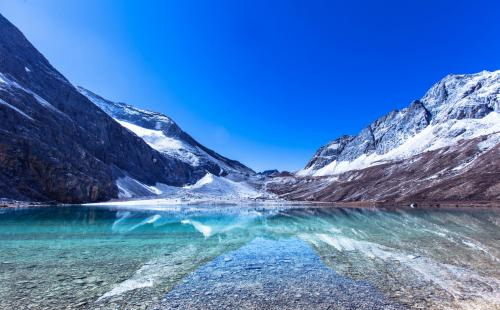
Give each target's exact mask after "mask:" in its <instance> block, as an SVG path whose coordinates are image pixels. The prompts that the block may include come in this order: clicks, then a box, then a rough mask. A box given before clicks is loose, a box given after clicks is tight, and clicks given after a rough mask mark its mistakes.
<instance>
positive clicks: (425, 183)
mask: <svg viewBox="0 0 500 310" xmlns="http://www.w3.org/2000/svg"><path fill="white" fill-rule="evenodd" d="M486 138H487V136H482V137H479V138H476V139H471V140H463V141H461V142H460V143H458V144H457V145H454V146H450V147H445V148H442V149H438V150H434V151H429V152H425V153H422V154H419V155H416V156H413V157H411V158H408V159H405V160H402V161H398V162H391V163H386V164H381V165H377V166H373V167H369V168H366V169H362V170H356V171H348V172H345V173H342V174H340V175H337V176H334V177H288V178H276V179H274V180H272V181H270V182H269V183H268V184H267V188H268V189H269V190H271V191H273V192H275V193H277V194H279V195H280V196H281V197H283V198H286V199H291V200H308V201H324V202H341V201H342V202H362V201H365V202H373V203H377V204H378V203H384V204H387V205H390V204H410V203H413V202H416V203H419V202H464V201H490V202H495V201H496V202H500V145H496V146H495V147H493V148H491V149H489V150H488V151H485V152H483V151H482V150H481V148H480V147H479V143H480V142H482V141H484V140H485V139H486Z"/></svg>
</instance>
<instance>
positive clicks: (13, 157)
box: [0, 15, 205, 203]
mask: <svg viewBox="0 0 500 310" xmlns="http://www.w3.org/2000/svg"><path fill="white" fill-rule="evenodd" d="M0 55H1V57H0V132H1V134H0V168H1V169H0V197H2V198H10V199H19V200H36V201H56V202H71V203H73V202H89V201H103V200H109V199H111V198H116V197H118V192H119V190H118V186H117V184H116V183H117V180H118V179H120V178H124V177H130V178H133V179H134V180H137V181H138V182H141V183H142V184H146V185H155V184H157V183H162V184H168V185H175V186H183V185H186V184H193V183H195V182H196V181H197V180H199V179H200V178H202V177H203V176H204V175H205V173H198V171H196V169H193V167H192V166H191V165H189V164H187V163H186V162H184V161H182V160H179V159H177V158H176V156H171V155H169V154H165V153H161V152H158V151H157V150H155V149H153V148H152V147H151V146H150V145H148V144H147V143H146V142H145V141H144V140H142V139H140V138H138V137H137V136H136V135H135V134H134V133H132V132H130V131H129V130H127V129H125V128H124V127H123V126H122V125H120V124H119V123H118V122H116V121H115V120H114V119H113V118H111V117H110V116H109V115H107V114H106V113H105V112H103V111H102V110H101V109H100V108H99V107H97V106H96V105H95V104H93V103H92V102H91V101H90V100H88V99H87V98H86V97H85V96H83V95H82V94H80V92H79V91H78V90H77V89H76V87H74V86H73V85H72V84H71V83H70V82H69V81H68V80H67V79H66V78H65V77H64V76H63V75H62V74H61V73H59V72H58V71H57V70H56V69H55V68H54V67H52V65H51V64H50V63H49V62H48V61H47V59H45V57H44V56H43V55H42V54H40V52H38V51H37V50H36V48H35V47H34V46H33V45H32V44H31V43H30V42H29V41H28V40H27V39H26V38H25V37H24V35H23V34H22V33H21V32H20V31H19V30H18V29H17V28H16V27H15V26H14V25H12V24H11V23H10V22H9V21H8V20H7V19H5V18H4V17H3V16H1V15H0Z"/></svg>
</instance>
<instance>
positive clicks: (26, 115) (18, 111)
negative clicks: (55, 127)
mask: <svg viewBox="0 0 500 310" xmlns="http://www.w3.org/2000/svg"><path fill="white" fill-rule="evenodd" d="M0 104H3V105H5V106H7V107H9V108H11V109H12V110H14V111H16V112H17V113H19V114H21V115H22V116H24V117H26V118H27V119H29V120H31V121H34V119H33V118H32V117H31V116H29V115H28V114H26V113H24V112H23V111H21V110H19V109H18V108H16V107H15V106H13V105H11V104H8V103H7V102H5V101H4V100H2V99H1V98H0Z"/></svg>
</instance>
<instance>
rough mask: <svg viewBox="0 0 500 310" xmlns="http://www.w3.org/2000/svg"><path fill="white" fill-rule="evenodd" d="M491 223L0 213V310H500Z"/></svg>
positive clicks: (294, 212) (458, 215) (459, 217)
mask: <svg viewBox="0 0 500 310" xmlns="http://www.w3.org/2000/svg"><path fill="white" fill-rule="evenodd" d="M499 226H500V211H497V210H484V209H482V210H472V209H467V210H462V209H456V210H432V211H431V210H405V211H381V210H368V209H338V208H337V209H324V208H323V209H310V208H297V207H294V208H285V207H284V208H272V209H266V208H252V207H234V206H231V207H222V206H221V207H217V206H199V207H192V206H173V207H172V206H168V207H165V208H162V207H156V210H139V209H135V210H134V209H129V210H123V209H120V210H117V209H112V208H109V207H106V208H104V207H80V206H74V207H59V208H37V209H18V210H13V209H5V210H0V309H171V308H179V309H220V308H227V309H235V308H238V307H240V308H244V309H252V308H254V309H262V308H275V309H311V308H314V309H327V308H333V309H408V308H409V309H500V229H499Z"/></svg>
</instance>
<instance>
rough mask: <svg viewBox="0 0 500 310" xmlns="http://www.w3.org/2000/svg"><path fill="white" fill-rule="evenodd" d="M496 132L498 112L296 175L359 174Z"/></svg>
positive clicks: (488, 143)
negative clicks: (349, 172) (353, 158)
mask: <svg viewBox="0 0 500 310" xmlns="http://www.w3.org/2000/svg"><path fill="white" fill-rule="evenodd" d="M497 132H500V113H497V112H491V113H489V114H488V115H487V116H485V117H483V118H481V119H461V120H449V121H447V122H445V123H442V124H435V125H429V126H427V127H426V128H425V129H424V130H422V131H421V132H419V133H418V134H416V135H415V136H413V137H411V138H409V139H408V140H407V141H406V142H404V143H403V144H402V145H400V146H399V147H397V148H395V149H393V150H391V151H389V152H387V153H385V154H376V153H372V154H369V155H366V154H362V155H361V156H359V157H358V158H356V159H355V160H353V161H333V162H331V163H330V164H328V165H326V166H325V167H323V168H321V169H319V170H317V171H315V170H312V169H304V170H301V171H299V172H298V175H302V176H305V175H313V176H327V175H336V174H340V173H343V172H346V171H351V170H360V169H364V168H368V167H371V166H375V165H379V164H383V163H386V162H391V161H395V160H401V159H405V158H409V157H411V156H413V155H417V154H420V153H423V152H427V151H432V150H436V149H439V148H443V147H447V146H452V145H455V144H457V143H458V142H459V141H461V140H468V139H473V138H477V137H479V136H482V135H488V134H493V133H497ZM457 133H459V134H457ZM498 136H499V135H498V134H497V135H494V137H493V138H489V139H488V140H486V141H483V142H481V143H480V144H479V145H480V148H481V150H482V151H485V150H488V149H490V148H492V147H494V146H495V145H497V144H498V142H500V138H499V137H498Z"/></svg>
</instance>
